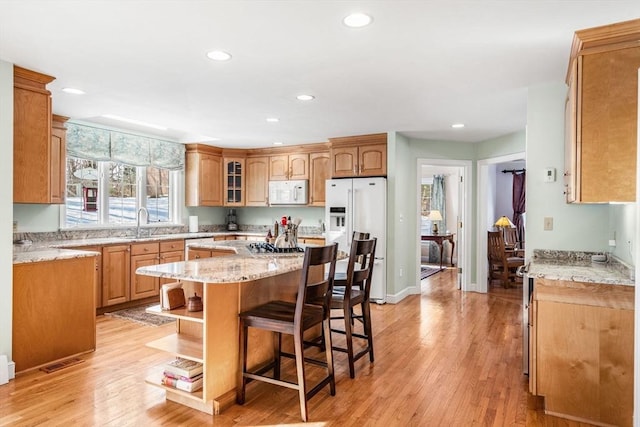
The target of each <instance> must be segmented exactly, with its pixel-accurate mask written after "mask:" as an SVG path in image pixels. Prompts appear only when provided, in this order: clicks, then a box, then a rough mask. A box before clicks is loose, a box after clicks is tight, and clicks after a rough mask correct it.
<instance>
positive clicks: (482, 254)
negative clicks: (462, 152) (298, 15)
mask: <svg viewBox="0 0 640 427" xmlns="http://www.w3.org/2000/svg"><path fill="white" fill-rule="evenodd" d="M525 166H526V160H525V153H515V154H509V155H505V156H500V157H494V158H491V159H483V160H480V161H478V172H477V173H478V199H477V200H478V215H477V217H478V223H477V227H476V231H477V234H476V244H477V246H476V254H477V258H476V261H477V262H476V278H477V280H476V282H477V284H476V286H475V288H476V289H475V290H476V291H477V292H482V293H487V291H488V283H487V274H488V263H487V231H489V230H493V228H494V226H493V225H494V223H495V221H496V219H497V218H499V217H500V216H502V215H506V216H507V217H509V218H512V216H513V210H512V209H510V208H509V206H510V205H509V204H510V202H511V198H510V197H507V198H505V197H502V196H503V195H502V194H501V195H500V196H499V195H498V192H505V191H509V196H510V194H511V193H510V192H511V188H505V186H504V182H502V183H501V182H500V181H501V179H500V174H502V170H507V169H513V168H518V169H520V168H522V169H525ZM507 210H509V211H507ZM505 211H507V212H505Z"/></svg>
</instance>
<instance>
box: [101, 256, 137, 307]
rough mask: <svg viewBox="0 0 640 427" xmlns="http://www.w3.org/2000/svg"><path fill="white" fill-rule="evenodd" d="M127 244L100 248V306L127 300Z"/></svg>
mask: <svg viewBox="0 0 640 427" xmlns="http://www.w3.org/2000/svg"><path fill="white" fill-rule="evenodd" d="M129 254H130V249H129V245H113V246H105V247H103V248H102V306H103V307H106V306H109V305H113V304H120V303H122V302H127V301H129V298H130V293H129V281H130V275H129V271H130V268H129V266H130V264H131V257H130V256H129Z"/></svg>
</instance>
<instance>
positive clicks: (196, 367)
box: [164, 357, 203, 378]
mask: <svg viewBox="0 0 640 427" xmlns="http://www.w3.org/2000/svg"><path fill="white" fill-rule="evenodd" d="M164 371H165V373H167V372H168V373H170V374H172V375H177V376H179V377H180V376H183V377H187V378H193V377H194V376H196V375H198V374H201V373H202V371H203V367H202V363H200V362H196V361H193V360H189V359H183V358H181V357H176V358H175V359H174V360H172V361H171V362H168V363H166V364H165V365H164Z"/></svg>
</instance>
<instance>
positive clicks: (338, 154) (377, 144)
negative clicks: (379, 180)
mask: <svg viewBox="0 0 640 427" xmlns="http://www.w3.org/2000/svg"><path fill="white" fill-rule="evenodd" d="M329 141H330V144H331V156H330V160H331V177H332V178H343V177H359V176H386V175H387V134H384V133H379V134H372V135H360V136H348V137H342V138H330V139H329Z"/></svg>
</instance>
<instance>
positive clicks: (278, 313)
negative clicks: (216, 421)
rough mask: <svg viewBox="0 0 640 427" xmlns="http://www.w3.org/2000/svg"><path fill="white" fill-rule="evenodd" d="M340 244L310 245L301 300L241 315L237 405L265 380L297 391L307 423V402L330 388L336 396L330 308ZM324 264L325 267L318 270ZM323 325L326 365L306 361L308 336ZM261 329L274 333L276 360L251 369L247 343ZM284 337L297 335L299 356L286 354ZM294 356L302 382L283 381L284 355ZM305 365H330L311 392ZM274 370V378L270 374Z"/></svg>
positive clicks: (270, 304)
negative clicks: (254, 383) (251, 387)
mask: <svg viewBox="0 0 640 427" xmlns="http://www.w3.org/2000/svg"><path fill="white" fill-rule="evenodd" d="M337 253H338V244H337V243H334V244H331V245H328V246H314V247H311V246H308V247H306V249H305V252H304V262H303V266H302V271H301V274H300V282H299V283H298V292H297V296H296V302H295V303H293V302H287V301H270V302H268V303H266V304H262V305H260V306H258V307H255V308H252V309H249V310H247V311H244V312H242V313H240V314H239V316H240V361H241V362H240V366H239V375H238V376H239V378H238V386H237V389H236V401H237V403H238V404H240V405H242V404H244V402H245V390H246V386H247V383H248V382H249V381H251V380H260V381H264V382H268V383H271V384H275V385H279V386H283V387H288V388H291V389H295V390H298V395H299V399H300V415H301V417H302V420H303V421H305V422H306V421H307V420H308V419H309V409H308V400H309V399H310V398H311V397H312V396H314V395H315V394H316V393H318V392H319V391H320V390H321V389H322V388H324V387H325V386H326V385H327V384H328V385H329V392H330V394H331V396H334V395H335V394H336V383H335V376H334V370H333V353H332V345H331V330H330V324H329V314H330V310H329V305H330V299H331V292H332V290H333V278H334V274H335V266H336V259H337ZM317 266H321V267H317ZM314 267H315V268H316V269H317V268H323V267H324V268H325V270H326V271H327V272H328V273H327V274H326V275H322V274H321V275H320V278H319V279H318V280H317V281H316V278H317V276H318V275H316V274H310V272H312V271H313V270H314ZM319 325H321V327H322V330H323V334H322V339H323V342H322V347H323V348H325V357H326V361H321V360H316V359H311V358H307V357H305V355H304V341H303V335H304V332H305V331H307V330H309V329H311V328H315V327H317V326H319ZM250 327H251V328H258V329H262V330H267V331H271V332H274V333H275V334H276V336H275V337H274V359H273V361H271V362H270V363H269V364H267V365H266V366H263V367H260V368H258V369H257V370H254V371H249V369H248V367H247V343H248V336H249V328H250ZM282 334H287V335H291V336H293V343H294V345H293V347H294V353H293V354H289V353H286V352H283V351H282V348H281V344H282ZM283 356H284V357H292V358H295V361H296V374H297V383H293V382H290V381H285V380H282V379H281V377H280V374H281V371H280V360H281V357H283ZM305 361H306V362H308V363H313V364H315V365H320V366H324V367H326V375H325V376H324V377H323V378H322V379H321V380H319V381H318V382H317V384H316V385H315V386H314V387H313V388H311V389H309V387H308V386H307V380H306V377H305ZM270 370H273V376H268V375H266V373H267V372H269V371H270Z"/></svg>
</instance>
